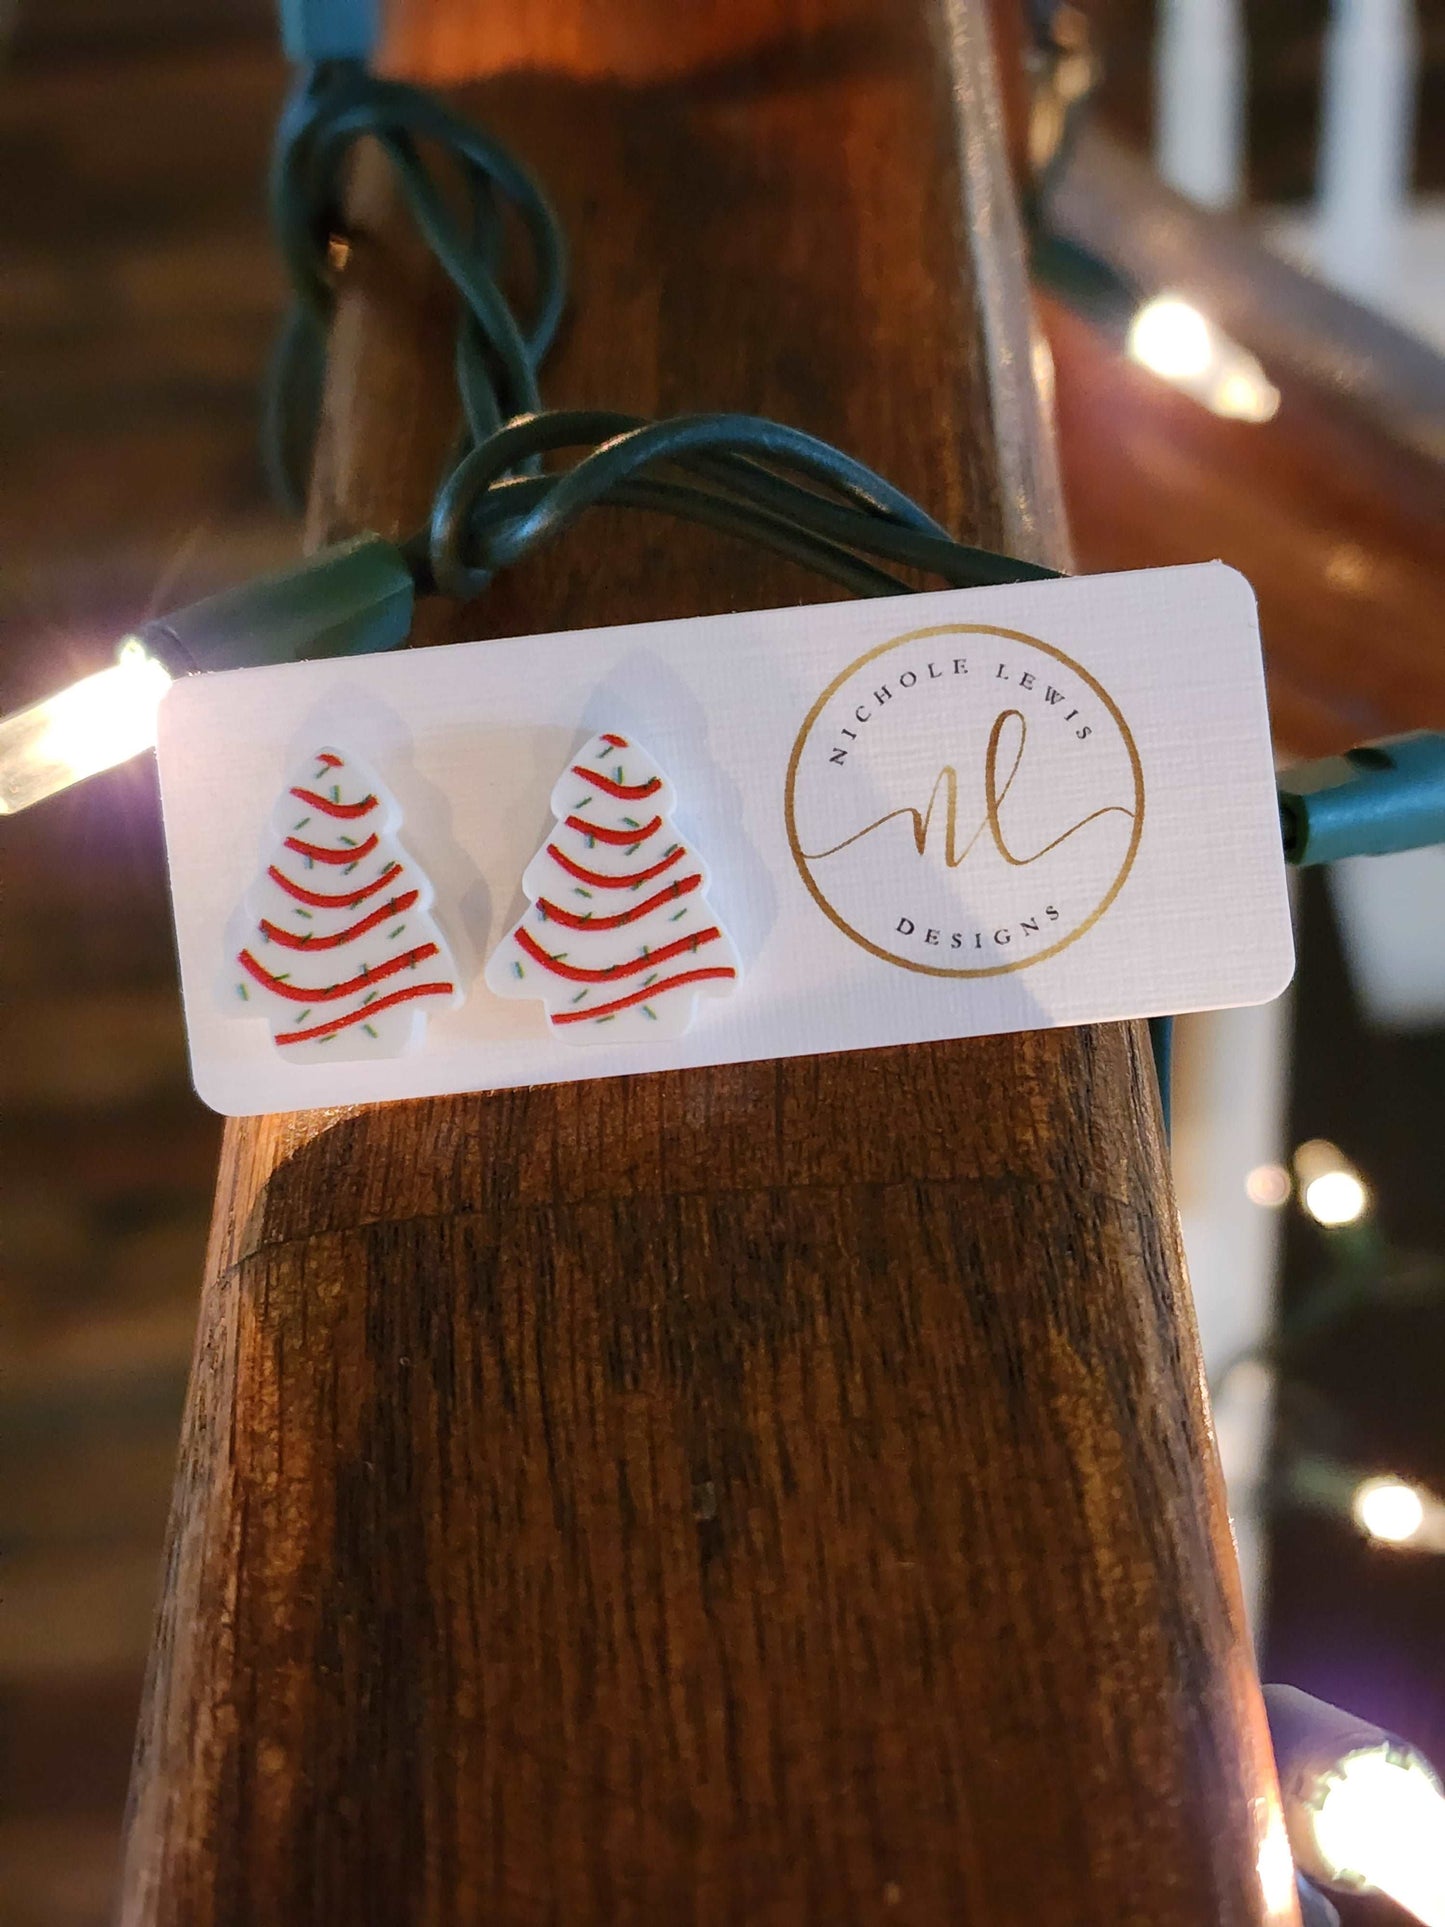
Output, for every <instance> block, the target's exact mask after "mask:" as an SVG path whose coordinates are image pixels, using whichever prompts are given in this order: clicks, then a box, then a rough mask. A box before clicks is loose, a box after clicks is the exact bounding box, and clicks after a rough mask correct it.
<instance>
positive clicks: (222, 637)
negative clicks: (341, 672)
mask: <svg viewBox="0 0 1445 1927" xmlns="http://www.w3.org/2000/svg"><path fill="white" fill-rule="evenodd" d="M415 598H416V583H415V581H414V579H413V576H412V570H411V565H410V563H409V562H408V561H407V559H406V557H405V556H404V555H403V554H402V552H401V550H400V549H398V548H397V547H396V546H395V544H394V543H391V542H386V541H383V539H382V538H381V537H380V536H378V535H358V536H353V537H352V538H351V540H350V541H347V542H339V543H337V544H336V545H335V546H334V547H333V548H329V549H320V550H318V551H317V553H316V554H314V555H310V556H307V557H305V558H304V559H303V560H302V561H300V562H297V563H295V564H293V566H292V567H290V568H287V569H280V570H278V571H277V572H276V573H275V574H274V575H264V576H258V577H257V578H256V579H255V580H254V581H252V582H246V583H243V584H242V585H241V586H240V587H239V588H235V589H222V590H221V591H220V592H219V594H217V595H212V596H207V597H206V598H205V600H204V601H201V602H194V603H192V604H191V605H190V607H189V608H186V609H178V610H176V611H174V612H173V613H172V614H171V615H168V616H160V617H158V618H157V619H156V620H155V621H153V622H147V623H146V624H145V625H144V627H143V628H142V629H141V631H140V633H139V634H137V635H133V636H127V637H126V639H125V641H124V642H123V643H122V644H121V646H120V651H119V655H118V657H117V660H116V663H115V665H114V667H113V668H110V669H102V670H101V671H100V672H99V673H98V674H97V675H94V676H86V677H85V678H84V679H83V680H82V681H80V682H77V683H72V684H71V686H70V688H69V689H62V690H61V691H60V693H59V694H58V695H56V696H50V697H48V698H47V699H46V701H44V702H41V703H32V704H31V706H30V708H29V709H22V710H20V711H19V712H18V714H16V715H14V716H6V717H4V718H3V719H0V816H13V815H14V813H15V812H16V811H17V810H23V809H28V808H29V807H30V805H31V804H32V803H40V802H43V801H44V800H45V798H46V797H47V796H54V795H55V794H56V793H57V791H59V790H63V789H68V788H69V787H70V785H71V784H72V783H78V782H80V781H81V780H82V779H83V778H84V777H87V776H94V775H96V774H97V772H98V771H100V770H103V769H113V768H114V767H115V765H116V764H117V763H123V762H125V761H126V759H127V758H128V757H131V756H135V755H138V754H139V752H140V751H141V750H144V749H152V748H154V746H155V740H156V712H157V710H158V709H159V708H160V702H161V698H162V696H164V695H165V693H166V690H167V689H168V688H169V686H170V683H171V679H172V677H173V676H178V675H188V674H189V673H190V672H191V671H192V670H197V669H239V668H246V667H250V666H252V665H255V664H258V663H277V662H300V661H302V660H304V659H305V658H307V657H315V656H358V655H367V654H370V653H371V652H372V651H374V650H378V649H399V648H400V647H401V645H402V643H403V642H405V640H406V637H407V633H408V631H409V630H410V628H411V617H412V607H413V604H414V602H415Z"/></svg>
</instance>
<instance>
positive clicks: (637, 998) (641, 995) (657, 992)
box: [276, 964, 738, 1043]
mask: <svg viewBox="0 0 1445 1927" xmlns="http://www.w3.org/2000/svg"><path fill="white" fill-rule="evenodd" d="M737 974H738V973H737V972H736V971H735V970H734V969H733V968H732V966H731V964H728V965H726V966H724V967H723V968H721V969H717V970H684V971H683V972H682V973H681V975H680V976H677V977H668V978H666V979H664V981H663V982H662V983H660V984H647V985H645V986H644V987H643V988H642V989H641V990H634V991H633V993H632V995H631V996H630V997H617V998H614V1000H613V1001H612V1002H611V1003H610V1004H597V1005H594V1007H593V1008H592V1009H591V1010H564V1011H561V1012H559V1013H558V1015H557V1016H555V1017H553V1019H552V1022H553V1023H554V1024H586V1023H590V1022H595V1020H596V1019H597V1018H599V1017H610V1016H611V1015H612V1014H613V1012H614V1011H618V1010H626V1009H627V1008H628V1006H629V1005H631V1004H650V1003H651V1002H652V1000H653V998H654V997H660V996H661V995H662V993H663V992H664V991H665V990H679V989H681V987H682V985H683V984H697V983H701V982H702V981H703V979H704V978H705V977H736V976H737ZM276 1041H277V1043H280V1041H281V1039H280V1038H279V1037H278V1038H277V1040H276Z"/></svg>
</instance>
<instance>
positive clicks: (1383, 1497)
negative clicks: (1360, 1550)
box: [1350, 1476, 1425, 1546]
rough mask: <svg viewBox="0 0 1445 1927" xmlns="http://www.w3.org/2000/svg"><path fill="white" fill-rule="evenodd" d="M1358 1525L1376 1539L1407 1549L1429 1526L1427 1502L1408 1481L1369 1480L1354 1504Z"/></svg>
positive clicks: (1354, 1500) (1357, 1495) (1359, 1489)
mask: <svg viewBox="0 0 1445 1927" xmlns="http://www.w3.org/2000/svg"><path fill="white" fill-rule="evenodd" d="M1350 1510H1351V1511H1352V1512H1353V1513H1354V1515H1355V1523H1356V1524H1357V1525H1358V1526H1359V1527H1360V1529H1361V1531H1363V1532H1367V1533H1368V1534H1369V1535H1370V1537H1371V1538H1372V1539H1382V1540H1383V1541H1384V1542H1385V1544H1386V1545H1391V1546H1404V1545H1408V1544H1409V1543H1410V1541H1411V1540H1412V1539H1416V1538H1418V1537H1419V1535H1420V1531H1421V1528H1422V1527H1423V1526H1424V1524H1425V1499H1424V1495H1423V1494H1422V1493H1421V1492H1420V1490H1419V1488H1418V1487H1417V1486H1413V1485H1408V1484H1406V1482H1405V1480H1404V1479H1396V1478H1391V1477H1388V1476H1387V1477H1384V1478H1378V1479H1366V1480H1364V1481H1363V1483H1362V1484H1361V1485H1359V1486H1358V1487H1357V1488H1356V1490H1355V1496H1354V1498H1353V1500H1352V1501H1351V1503H1350Z"/></svg>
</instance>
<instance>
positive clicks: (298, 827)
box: [291, 816, 311, 836]
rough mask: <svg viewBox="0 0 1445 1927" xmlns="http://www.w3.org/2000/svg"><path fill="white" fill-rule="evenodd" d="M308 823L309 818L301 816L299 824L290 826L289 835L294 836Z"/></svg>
mask: <svg viewBox="0 0 1445 1927" xmlns="http://www.w3.org/2000/svg"><path fill="white" fill-rule="evenodd" d="M310 821H311V818H310V817H309V816H303V817H302V819H301V821H300V822H299V823H293V824H292V825H291V834H292V835H293V836H294V835H295V834H296V832H297V830H304V829H305V828H306V825H307V824H308V823H309V822H310Z"/></svg>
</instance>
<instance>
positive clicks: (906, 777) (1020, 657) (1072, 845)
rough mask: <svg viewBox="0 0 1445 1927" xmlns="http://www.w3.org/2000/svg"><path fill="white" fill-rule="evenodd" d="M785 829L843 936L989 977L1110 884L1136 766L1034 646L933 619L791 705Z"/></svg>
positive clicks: (1122, 874)
mask: <svg viewBox="0 0 1445 1927" xmlns="http://www.w3.org/2000/svg"><path fill="white" fill-rule="evenodd" d="M785 807H786V813H787V827H788V842H789V844H790V846H791V848H792V852H793V860H794V861H795V862H796V864H797V866H798V870H799V873H800V875H801V876H802V879H803V881H804V883H806V884H807V886H808V889H809V890H810V891H811V893H812V896H813V899H814V901H815V902H816V903H817V905H818V907H819V909H821V910H822V911H823V912H824V914H825V915H826V916H828V917H829V918H831V919H832V921H833V922H834V923H835V924H836V925H837V926H838V928H839V929H840V930H841V931H842V932H843V933H844V935H845V936H848V937H851V938H852V940H853V941H854V942H855V943H857V944H861V945H862V947H863V948H864V949H865V950H868V951H871V952H872V953H873V955H874V956H875V957H881V958H883V959H884V961H885V962H887V963H893V964H897V965H899V966H900V968H902V969H904V970H918V971H922V972H924V973H925V974H927V975H929V976H934V977H998V976H1002V975H1004V974H1006V973H1007V972H1009V971H1015V970H1026V969H1028V967H1029V966H1030V965H1031V964H1036V963H1042V962H1043V960H1044V958H1045V957H1053V956H1056V955H1057V954H1058V952H1059V951H1060V950H1063V949H1064V948H1065V947H1066V946H1067V945H1069V944H1071V943H1073V942H1075V941H1076V939H1078V938H1079V937H1081V936H1083V934H1084V932H1085V931H1086V930H1089V929H1091V928H1092V927H1093V925H1094V924H1096V923H1097V922H1098V921H1099V919H1100V917H1102V916H1103V915H1104V913H1105V912H1106V911H1107V910H1108V908H1109V906H1110V904H1111V903H1113V901H1114V899H1115V897H1117V896H1118V894H1119V892H1120V890H1121V889H1122V888H1123V887H1124V881H1125V879H1126V878H1127V876H1128V874H1129V871H1130V868H1131V867H1132V865H1133V862H1134V857H1135V854H1136V852H1137V851H1138V848H1139V839H1140V837H1141V835H1142V834H1143V829H1144V775H1143V770H1142V769H1141V767H1140V763H1139V752H1138V750H1137V749H1136V748H1135V746H1134V738H1133V736H1132V735H1131V733H1130V730H1129V725H1128V724H1127V723H1126V722H1125V720H1124V717H1123V714H1122V712H1121V711H1120V709H1119V706H1118V704H1117V703H1116V702H1115V701H1114V699H1113V697H1112V696H1110V694H1109V692H1108V691H1107V690H1106V689H1105V688H1104V687H1103V685H1102V684H1101V683H1100V682H1099V681H1098V680H1097V678H1095V677H1094V676H1091V675H1090V674H1089V672H1088V670H1087V669H1085V668H1083V666H1082V665H1081V664H1079V663H1077V662H1075V661H1074V660H1073V659H1072V658H1071V657H1069V656H1066V655H1065V654H1064V652H1063V651H1062V650H1061V649H1056V648H1055V647H1054V646H1053V644H1052V643H1047V642H1041V641H1040V640H1039V638H1038V637H1037V636H1029V635H1025V634H1023V633H1022V631H1020V630H1017V629H995V628H993V627H991V626H990V625H988V624H985V623H944V624H941V625H940V626H938V627H937V628H931V629H914V630H911V631H910V632H909V633H908V634H907V635H903V636H897V637H895V638H894V640H893V641H891V642H884V643H880V644H879V645H878V646H877V647H876V648H874V649H870V650H869V651H868V652H867V654H866V655H863V656H860V657H859V658H858V660H857V661H856V662H853V663H850V664H849V666H848V667H847V668H846V669H844V670H843V671H842V672H841V673H840V674H839V675H837V676H835V677H834V679H833V681H832V682H831V683H829V685H828V687H827V688H826V689H825V690H824V691H823V693H822V695H821V696H820V697H819V698H818V700H817V702H815V703H814V704H813V707H812V708H811V709H810V710H809V712H808V715H807V718H806V720H805V721H804V723H803V727H802V728H801V729H800V730H799V732H798V738H797V741H796V742H795V743H794V745H793V753H792V756H791V758H790V759H789V762H788V782H787V792H786V803H785Z"/></svg>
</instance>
